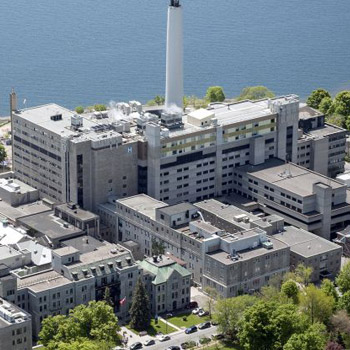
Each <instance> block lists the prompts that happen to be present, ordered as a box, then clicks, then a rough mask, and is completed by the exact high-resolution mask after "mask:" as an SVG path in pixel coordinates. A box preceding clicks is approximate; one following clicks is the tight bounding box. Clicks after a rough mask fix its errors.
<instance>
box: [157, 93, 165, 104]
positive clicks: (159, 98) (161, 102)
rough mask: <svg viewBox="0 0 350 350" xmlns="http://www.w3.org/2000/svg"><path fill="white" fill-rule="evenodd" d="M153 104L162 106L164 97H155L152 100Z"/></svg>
mask: <svg viewBox="0 0 350 350" xmlns="http://www.w3.org/2000/svg"><path fill="white" fill-rule="evenodd" d="M154 102H155V103H156V104H157V105H158V106H160V105H163V104H164V103H165V98H164V96H159V95H157V96H156V97H155V98H154Z"/></svg>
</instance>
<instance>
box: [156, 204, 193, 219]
mask: <svg viewBox="0 0 350 350" xmlns="http://www.w3.org/2000/svg"><path fill="white" fill-rule="evenodd" d="M164 205H166V204H164ZM196 209H197V208H196V207H195V206H194V205H193V204H190V203H186V202H184V203H179V204H175V205H169V206H164V207H162V208H161V209H159V211H160V212H162V213H164V214H166V215H169V216H171V215H174V214H178V213H183V212H185V211H187V210H196Z"/></svg>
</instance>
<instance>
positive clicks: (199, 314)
mask: <svg viewBox="0 0 350 350" xmlns="http://www.w3.org/2000/svg"><path fill="white" fill-rule="evenodd" d="M207 315H209V312H208V311H204V310H203V309H202V310H201V311H199V312H198V316H199V317H203V316H207Z"/></svg>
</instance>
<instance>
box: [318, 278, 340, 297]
mask: <svg viewBox="0 0 350 350" xmlns="http://www.w3.org/2000/svg"><path fill="white" fill-rule="evenodd" d="M321 290H322V291H323V292H324V293H325V294H326V295H329V296H331V297H333V298H334V300H335V301H338V298H339V295H338V292H337V289H336V288H335V285H334V283H333V282H332V281H331V280H329V279H328V278H325V279H324V280H323V281H322V283H321Z"/></svg>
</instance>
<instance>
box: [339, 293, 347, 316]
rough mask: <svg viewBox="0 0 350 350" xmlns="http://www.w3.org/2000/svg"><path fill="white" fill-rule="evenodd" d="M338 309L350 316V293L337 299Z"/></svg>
mask: <svg viewBox="0 0 350 350" xmlns="http://www.w3.org/2000/svg"><path fill="white" fill-rule="evenodd" d="M338 308H339V309H342V310H345V311H346V312H347V313H348V315H350V291H347V292H345V293H344V294H343V295H342V296H341V297H340V299H339V302H338Z"/></svg>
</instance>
